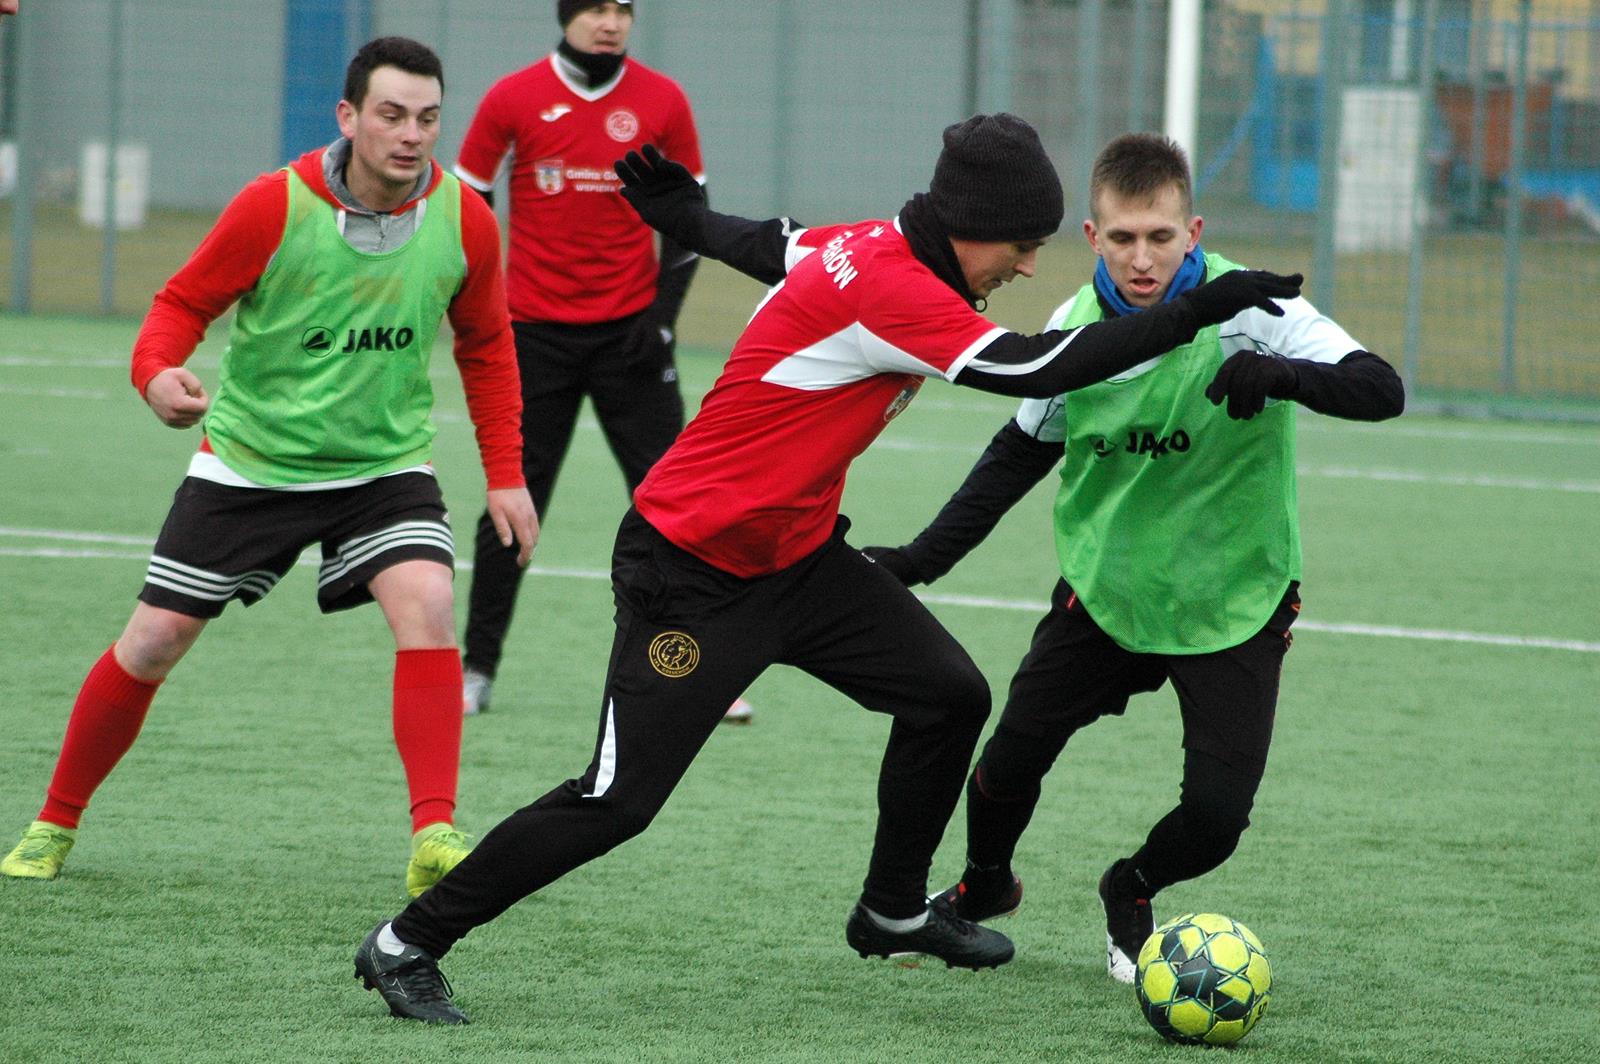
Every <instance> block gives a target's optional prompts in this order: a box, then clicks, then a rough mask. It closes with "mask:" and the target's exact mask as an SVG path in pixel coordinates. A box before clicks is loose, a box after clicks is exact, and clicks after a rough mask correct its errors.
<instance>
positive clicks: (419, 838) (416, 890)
mask: <svg viewBox="0 0 1600 1064" xmlns="http://www.w3.org/2000/svg"><path fill="white" fill-rule="evenodd" d="M69 845H70V843H69ZM471 852H472V837H471V836H470V835H467V834H465V833H464V832H460V831H457V830H456V829H455V828H454V827H453V826H451V825H449V824H445V823H438V824H429V825H428V826H427V827H425V828H423V829H422V830H421V831H419V832H417V833H416V834H415V835H413V836H411V863H410V864H408V865H406V893H407V894H409V895H411V896H412V897H413V898H415V897H416V896H417V895H419V894H421V893H422V892H423V891H425V890H427V889H428V888H429V887H431V886H433V885H434V884H435V883H437V882H439V880H441V879H443V878H444V877H445V873H446V872H449V871H450V869H452V868H454V867H455V866H456V865H458V864H460V863H461V859H462V858H463V857H465V856H466V855H467V854H469V853H471Z"/></svg>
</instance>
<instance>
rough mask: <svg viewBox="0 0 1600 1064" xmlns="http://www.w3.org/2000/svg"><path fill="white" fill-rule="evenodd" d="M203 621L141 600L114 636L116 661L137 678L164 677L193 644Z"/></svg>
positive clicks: (157, 678) (151, 678) (150, 680)
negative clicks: (121, 628) (120, 630)
mask: <svg viewBox="0 0 1600 1064" xmlns="http://www.w3.org/2000/svg"><path fill="white" fill-rule="evenodd" d="M205 626H206V622H205V620H204V619H202V618H199V617H190V616H188V615H187V614H182V613H176V612H174V611H172V610H166V609H159V608H156V607H153V606H149V605H146V604H145V603H140V604H139V606H138V608H136V609H135V610H134V614H133V617H132V618H131V619H130V620H129V621H128V626H127V628H125V629H124V630H123V632H122V635H121V636H120V637H119V638H118V639H117V644H116V649H115V650H114V651H113V653H114V654H115V655H116V659H117V664H119V665H120V666H122V668H123V669H124V670H125V671H126V672H127V673H128V674H129V675H130V676H133V677H134V678H136V679H139V680H144V681H146V682H154V681H156V680H162V679H165V678H166V676H167V674H168V673H169V672H171V671H172V669H173V667H174V666H175V665H177V664H178V662H179V661H181V660H183V656H184V655H185V654H187V653H188V652H189V648H190V647H192V646H194V641H195V640H196V639H198V638H199V636H200V631H201V629H203V628H205Z"/></svg>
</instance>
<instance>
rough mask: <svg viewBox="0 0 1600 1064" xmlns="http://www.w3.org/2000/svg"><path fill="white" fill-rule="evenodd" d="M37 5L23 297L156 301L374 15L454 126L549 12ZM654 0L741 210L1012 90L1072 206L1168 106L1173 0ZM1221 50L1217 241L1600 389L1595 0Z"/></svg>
mask: <svg viewBox="0 0 1600 1064" xmlns="http://www.w3.org/2000/svg"><path fill="white" fill-rule="evenodd" d="M24 6H25V10H24V13H23V15H22V16H21V17H20V18H16V19H10V20H7V21H6V22H5V23H0V300H5V302H6V305H8V306H9V307H10V308H11V309H12V310H13V311H21V310H35V311H51V312H71V313H120V314H136V313H139V312H141V311H142V310H143V308H144V307H145V306H147V305H148V301H149V298H150V295H151V294H152V293H153V292H154V291H155V289H156V288H158V287H159V286H160V284H161V283H162V281H163V280H164V279H165V277H166V276H167V275H168V274H169V273H170V272H171V271H172V270H173V269H174V268H176V266H177V265H178V264H180V263H181V262H182V261H183V259H184V257H185V256H186V255H187V254H188V252H189V251H190V250H191V249H192V247H193V246H194V244H195V242H196V241H197V240H198V238H199V236H200V234H201V233H203V232H204V230H205V228H206V227H207V226H208V225H209V223H210V221H211V219H212V218H213V217H214V216H215V213H216V211H217V209H218V208H220V206H221V205H222V204H223V203H224V202H226V200H227V198H228V197H229V196H230V195H231V194H232V192H233V191H234V190H236V189H237V188H238V187H240V186H241V185H242V184H243V183H244V182H245V181H247V180H248V179H249V178H250V177H251V176H253V175H254V174H256V173H259V172H261V171H263V170H266V169H270V168H271V167H273V166H276V165H278V164H279V163H281V162H282V161H283V159H284V158H285V157H286V156H287V155H288V154H291V153H292V152H296V151H299V150H301V149H303V148H304V147H306V146H308V143H309V144H314V143H317V142H319V141H320V140H322V139H325V138H327V137H331V135H332V132H333V131H332V126H331V102H332V99H333V98H334V97H335V96H336V95H337V81H336V79H337V75H338V72H339V70H340V69H341V68H342V63H343V61H344V58H345V57H346V56H347V55H348V53H349V51H350V50H352V49H353V47H354V44H355V43H356V42H357V41H359V40H360V39H361V38H362V37H364V36H366V35H368V34H373V33H405V34H409V35H412V36H416V37H418V38H420V39H423V40H425V41H428V42H430V43H432V44H434V45H435V47H437V48H438V49H439V51H440V53H441V55H442V56H443V57H444V60H445V70H446V74H447V82H448V89H449V91H448V92H447V93H446V109H445V127H446V133H445V137H444V139H443V140H442V142H441V146H440V149H441V151H440V154H441V156H442V157H443V158H444V159H446V160H448V159H450V158H452V157H453V154H454V147H455V144H456V143H458V142H459V137H460V135H461V133H462V132H463V131H464V130H465V127H466V124H467V121H468V119H469V118H470V115H471V111H472V108H473V106H474V105H475V103H476V100H477V98H478V97H479V96H480V95H481V93H482V92H483V90H484V89H485V88H486V87H487V86H488V85H489V83H490V82H492V81H493V80H494V79H495V78H496V77H498V76H500V75H501V74H504V73H506V72H508V71H510V70H512V69H515V68H516V67H519V66H521V65H524V64H526V63H528V62H530V61H532V60H533V59H534V58H537V57H538V56H539V55H541V54H543V53H544V52H546V51H547V50H548V49H549V48H550V47H551V46H553V45H554V44H555V42H556V40H557V37H558V32H559V31H558V29H557V28H556V26H555V23H554V19H553V10H547V8H550V9H553V6H554V5H553V4H545V3H539V2H535V3H531V4H530V3H527V2H526V0H437V2H432V3H425V2H422V0H139V2H138V3H134V2H133V0H51V2H50V3H45V4H25V5H24ZM639 8H640V10H639V17H638V20H637V25H636V28H635V35H634V48H633V50H634V52H635V54H638V55H639V56H641V58H643V59H644V60H645V61H647V62H650V63H652V64H653V65H656V66H658V67H660V68H661V69H664V70H665V71H667V72H668V73H670V74H672V75H673V76H674V77H676V78H677V79H678V80H680V81H681V82H682V83H683V84H684V85H685V88H686V89H687V90H688V92H689V95H690V98H691V100H692V101H693V103H694V106H695V109H696V114H697V118H698V120H699V124H700V127H701V131H702V135H703V138H704V141H705V143H704V148H705V154H706V159H707V166H708V170H709V171H710V174H711V187H712V189H713V195H714V197H715V198H716V200H717V203H718V205H719V206H721V207H723V208H725V209H728V210H733V211H736V212H739V213H750V214H770V213H775V212H777V211H780V210H781V211H786V212H789V213H793V214H796V215H797V216H799V217H802V218H804V219H807V220H815V221H828V220H837V219H839V218H846V217H863V216H867V215H869V214H881V213H883V212H887V211H892V210H894V209H896V208H897V207H898V205H899V203H900V202H901V201H902V200H903V198H904V197H905V195H906V194H908V193H909V192H911V191H915V190H916V189H918V188H922V187H925V182H926V180H927V176H928V171H929V169H930V166H931V162H932V157H933V154H934V153H935V151H936V150H937V144H938V140H937V138H938V131H939V130H940V128H942V126H943V125H945V124H946V123H948V122H951V121H954V120H956V119H958V118H960V117H962V116H964V115H965V114H967V113H970V112H971V111H973V110H994V109H1001V108H1005V109H1009V110H1014V111H1016V112H1018V113H1020V114H1022V115H1024V116H1026V117H1027V118H1029V119H1030V120H1031V121H1033V122H1034V123H1035V124H1036V125H1038V126H1039V128H1040V130H1041V132H1042V133H1043V135H1044V137H1045V141H1046V144H1047V146H1048V147H1049V148H1050V149H1051V152H1052V154H1053V155H1054V156H1055V158H1056V159H1057V162H1058V164H1059V166H1060V168H1061V171H1062V176H1063V179H1064V180H1065V182H1066V183H1067V185H1068V188H1069V197H1068V198H1069V219H1075V218H1077V217H1081V216H1082V215H1083V213H1084V212H1085V211H1086V208H1087V204H1086V203H1085V197H1086V193H1085V191H1084V189H1085V186H1086V184H1087V177H1088V166H1089V162H1090V160H1091V159H1092V157H1093V155H1094V154H1095V152H1096V151H1097V150H1098V147H1099V146H1100V145H1101V144H1103V143H1104V141H1105V140H1107V139H1108V138H1110V137H1111V136H1113V135H1115V134H1117V133H1119V132H1123V131H1126V130H1131V129H1152V128H1154V129H1159V128H1161V126H1162V121H1163V116H1162V114H1161V110H1162V102H1163V94H1164V89H1165V71H1166V64H1167V55H1166V50H1167V33H1168V25H1167V18H1168V8H1169V5H1168V4H1166V3H1161V2H1158V0H925V2H923V3H919V4H918V5H917V12H916V15H915V17H913V16H912V15H910V14H908V13H907V12H906V11H905V10H903V9H901V8H896V7H893V6H889V7H885V6H882V5H858V4H854V3H849V2H847V0H769V2H766V3H762V4H750V3H748V2H747V0H694V2H691V0H646V2H644V3H641V4H640V5H639ZM1202 54H1203V59H1202V68H1201V69H1202V79H1201V95H1200V109H1199V121H1198V127H1197V128H1198V133H1197V137H1196V144H1195V151H1194V156H1195V158H1194V160H1193V161H1194V164H1195V171H1196V176H1197V191H1198V208H1199V210H1200V211H1201V213H1202V214H1203V215H1204V216H1205V217H1206V221H1207V228H1206V242H1207V244H1208V245H1209V246H1212V247H1214V248H1215V249H1216V250H1220V251H1223V252H1225V253H1227V254H1228V255H1229V256H1230V257H1232V258H1236V259H1238V260H1240V261H1245V262H1247V263H1250V264H1252V265H1259V266H1263V267H1273V268H1283V269H1291V268H1308V272H1309V275H1310V281H1309V285H1310V294H1311V296H1312V298H1313V299H1314V300H1315V301H1316V302H1317V303H1318V304H1319V306H1322V307H1323V308H1324V309H1325V310H1328V311H1330V312H1332V313H1334V314H1335V315H1337V316H1338V318H1339V319H1340V320H1341V322H1343V323H1344V324H1345V325H1346V326H1347V327H1348V328H1349V329H1350V331H1351V332H1352V333H1353V334H1354V335H1355V336H1356V337H1357V338H1358V339H1359V340H1361V341H1362V342H1363V343H1364V344H1365V345H1366V346H1368V347H1370V348H1371V349H1373V350H1375V351H1378V352H1380V353H1382V354H1384V355H1386V356H1387V357H1390V358H1391V359H1392V360H1393V361H1395V362H1396V363H1397V364H1399V365H1401V366H1403V368H1404V371H1405V373H1406V375H1407V377H1408V379H1409V380H1410V382H1411V383H1412V386H1413V391H1414V393H1416V394H1419V395H1421V396H1422V397H1423V398H1424V399H1426V400H1431V401H1433V402H1434V403H1435V404H1437V405H1444V406H1450V407H1459V408H1468V407H1472V408H1484V409H1492V410H1497V411H1517V412H1533V413H1542V414H1552V415H1563V416H1567V415H1571V416H1595V412H1596V411H1597V410H1600V339H1597V337H1600V298H1596V297H1597V295H1600V0H1212V2H1208V3H1206V4H1205V5H1204V25H1203V53H1202ZM330 78H333V79H335V81H334V84H333V87H332V88H330V87H329V81H330ZM319 116H324V117H325V119H326V126H325V127H324V126H321V125H319V122H321V121H323V118H319ZM108 144H109V145H114V147H113V148H112V149H110V150H108V149H107V148H106V145H108ZM108 175H109V178H110V179H109V180H108ZM107 218H110V219H112V222H113V224H111V225H106V224H105V222H106V219H107ZM1067 228H1068V231H1067V232H1065V233H1063V236H1062V242H1065V241H1071V240H1074V239H1076V238H1075V237H1074V234H1073V233H1072V232H1071V230H1072V229H1073V228H1074V227H1073V225H1072V224H1070V223H1069V225H1068V227H1067ZM0 344H3V331H0Z"/></svg>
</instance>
